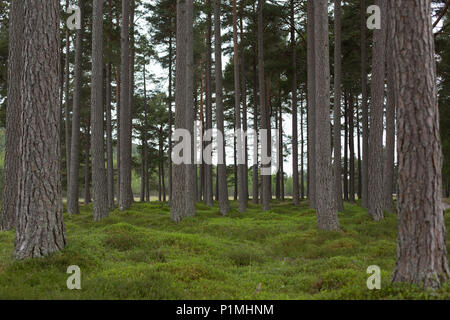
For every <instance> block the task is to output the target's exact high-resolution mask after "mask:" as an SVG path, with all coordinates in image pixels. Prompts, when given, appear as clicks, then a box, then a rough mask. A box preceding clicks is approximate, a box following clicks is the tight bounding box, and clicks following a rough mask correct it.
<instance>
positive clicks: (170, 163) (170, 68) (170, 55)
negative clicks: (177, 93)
mask: <svg viewBox="0 0 450 320" xmlns="http://www.w3.org/2000/svg"><path fill="white" fill-rule="evenodd" d="M172 41H173V40H172V36H170V38H169V102H168V103H169V148H168V149H169V152H168V153H169V154H168V157H167V158H168V160H169V164H168V180H169V202H170V201H171V200H172V188H173V184H172V125H173V113H172V63H173V48H172Z"/></svg>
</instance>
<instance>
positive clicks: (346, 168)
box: [343, 93, 349, 201]
mask: <svg viewBox="0 0 450 320" xmlns="http://www.w3.org/2000/svg"><path fill="white" fill-rule="evenodd" d="M348 113H349V112H348V99H347V95H346V93H344V118H345V120H344V135H345V137H344V170H343V171H344V172H343V180H344V200H345V201H348Z"/></svg>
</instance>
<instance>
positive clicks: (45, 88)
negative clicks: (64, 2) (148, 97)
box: [11, 1, 66, 259]
mask: <svg viewBox="0 0 450 320" xmlns="http://www.w3.org/2000/svg"><path fill="white" fill-rule="evenodd" d="M16 4H21V5H22V8H21V9H19V10H20V11H19V12H20V13H22V20H23V29H22V27H20V29H19V30H22V31H23V32H22V36H23V42H19V45H20V47H19V48H21V52H22V54H23V56H22V57H23V61H24V63H23V66H22V67H23V75H22V76H21V80H20V93H21V95H20V97H21V98H22V101H21V102H20V106H21V108H20V126H21V133H22V134H21V135H20V139H19V152H18V154H19V155H20V156H19V158H18V159H19V162H20V164H19V166H18V167H19V168H21V169H20V170H18V172H17V174H18V178H17V181H18V190H19V193H18V202H17V219H18V220H17V224H16V239H15V243H14V244H15V249H14V257H15V258H16V259H25V258H31V257H43V256H47V255H49V254H51V253H53V252H56V251H59V250H62V249H63V248H64V247H65V245H66V239H65V228H64V221H63V213H62V211H63V210H62V209H63V208H62V201H61V200H62V193H61V165H60V158H61V145H60V142H59V139H58V137H59V136H60V128H61V117H60V110H61V109H60V104H59V103H60V101H59V97H60V92H59V90H60V84H59V81H60V76H61V64H60V63H59V62H60V59H59V49H60V36H59V31H60V29H59V26H60V25H59V23H60V20H59V19H60V12H59V2H57V1H43V2H38V1H31V2H27V3H26V4H25V3H19V2H17V1H16ZM14 9H15V8H14ZM12 32H14V31H12ZM13 39H14V38H12V39H11V40H13ZM13 49H15V48H13ZM22 57H20V56H19V57H18V58H19V59H18V60H19V61H20V60H21V59H22ZM17 62H18V61H17ZM21 74H22V72H21ZM16 160H17V159H16ZM36 166H38V168H36ZM37 169H38V170H37Z"/></svg>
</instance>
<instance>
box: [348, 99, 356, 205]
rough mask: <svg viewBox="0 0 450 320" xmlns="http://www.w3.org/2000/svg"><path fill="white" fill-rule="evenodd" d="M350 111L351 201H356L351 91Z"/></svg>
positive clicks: (352, 100)
mask: <svg viewBox="0 0 450 320" xmlns="http://www.w3.org/2000/svg"><path fill="white" fill-rule="evenodd" d="M348 101H349V107H350V108H349V112H348V120H349V121H348V126H349V129H348V132H349V135H348V141H349V149H350V183H349V192H350V202H355V142H354V134H355V129H354V126H353V123H354V120H353V119H354V114H355V112H354V98H353V94H352V93H351V92H350V95H349V99H348Z"/></svg>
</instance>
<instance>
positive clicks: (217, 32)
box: [214, 0, 230, 215]
mask: <svg viewBox="0 0 450 320" xmlns="http://www.w3.org/2000/svg"><path fill="white" fill-rule="evenodd" d="M220 6H221V1H220V0H214V39H215V43H214V45H215V50H214V53H215V66H216V74H215V75H216V79H215V80H216V118H217V130H218V131H220V132H224V114H223V110H224V107H223V84H222V82H223V79H222V36H221V26H220V25H221V23H220ZM222 157H223V161H221V162H222V164H218V165H217V188H218V191H219V192H218V193H219V194H220V196H219V211H220V213H221V214H222V215H226V214H228V212H229V211H230V205H229V203H228V185H227V172H226V164H225V141H224V146H223V150H222Z"/></svg>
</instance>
